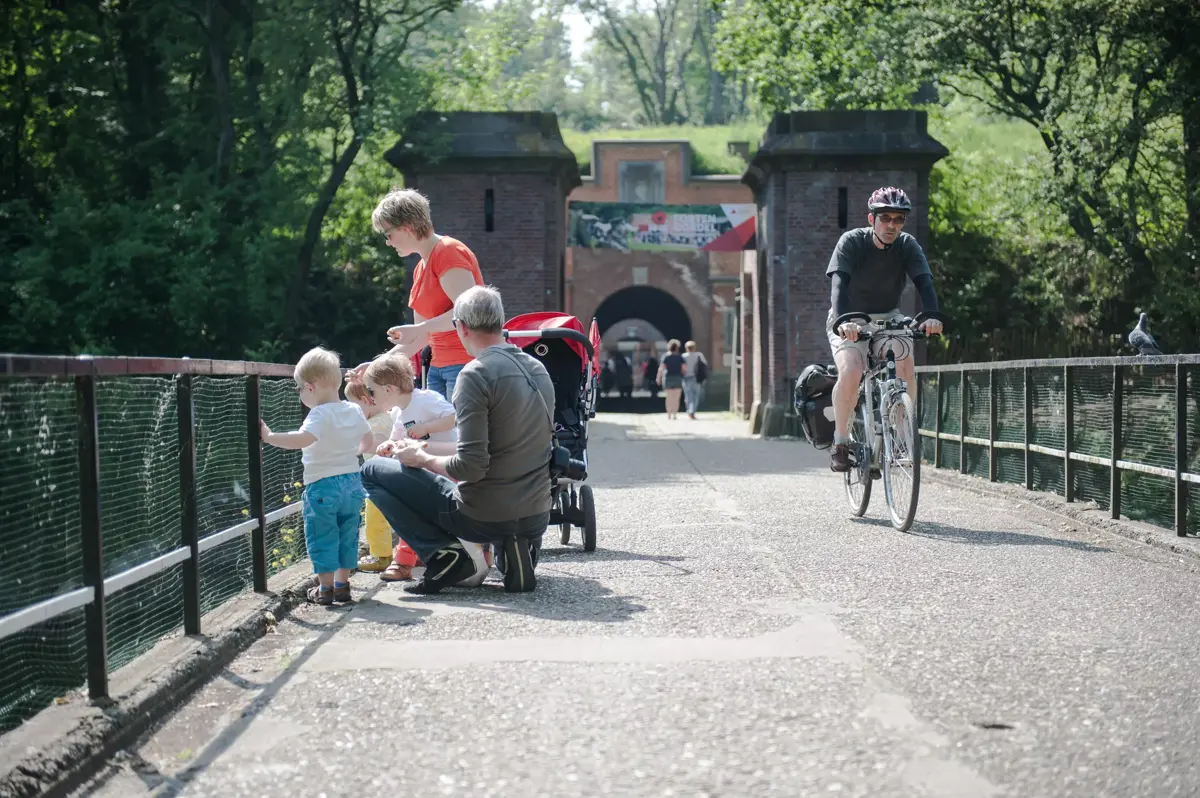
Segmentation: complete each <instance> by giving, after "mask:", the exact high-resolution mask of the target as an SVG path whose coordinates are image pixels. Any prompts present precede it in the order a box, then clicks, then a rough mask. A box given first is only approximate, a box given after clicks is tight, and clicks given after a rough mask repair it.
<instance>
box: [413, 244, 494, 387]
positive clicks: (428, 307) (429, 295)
mask: <svg viewBox="0 0 1200 798" xmlns="http://www.w3.org/2000/svg"><path fill="white" fill-rule="evenodd" d="M451 269H467V270H468V271H470V272H471V274H472V276H474V278H475V285H483V274H482V273H481V272H480V271H479V261H478V260H476V259H475V253H474V252H472V251H471V250H470V248H469V247H467V245H466V244H464V243H463V242H461V241H459V240H458V239H456V238H450V236H442V237H441V238H440V239H438V242H437V243H436V244H434V246H433V251H432V252H430V253H429V260H428V261H425V260H422V261H420V262H419V263H417V268H416V269H414V270H413V283H412V291H410V292H409V294H408V306H409V307H410V308H412V309H413V310H414V311H416V312H417V313H419V314H421V317H422V318H425V319H432V318H435V317H437V316H440V315H442V314H443V313H446V312H447V311H449V310H450V309H451V308H453V307H454V303H453V302H452V301H450V297H448V296H446V292H445V291H443V290H442V283H441V279H442V275H443V274H445V273H446V272H448V271H450V270H451ZM429 346H430V348H432V349H433V359H432V360H431V361H430V365H431V366H439V367H440V366H459V365H462V364H464V363H470V362H471V359H472V358H471V356H470V355H468V354H467V350H465V349H463V345H462V341H460V340H458V333H457V332H455V331H454V330H450V331H449V332H438V333H430V334H429Z"/></svg>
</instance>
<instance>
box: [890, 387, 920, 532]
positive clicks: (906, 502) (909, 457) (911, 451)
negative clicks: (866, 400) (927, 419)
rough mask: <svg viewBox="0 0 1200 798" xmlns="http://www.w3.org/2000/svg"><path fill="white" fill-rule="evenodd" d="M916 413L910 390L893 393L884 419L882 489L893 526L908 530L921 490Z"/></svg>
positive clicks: (904, 530)
mask: <svg viewBox="0 0 1200 798" xmlns="http://www.w3.org/2000/svg"><path fill="white" fill-rule="evenodd" d="M916 422H917V415H916V413H915V412H914V411H913V403H912V399H911V398H909V396H908V393H907V392H901V393H899V394H895V395H893V396H892V397H891V398H890V399H889V400H888V403H887V408H886V413H885V414H884V418H883V491H884V495H885V496H886V497H887V505H888V513H889V514H890V515H891V516H892V526H894V527H895V528H896V529H898V530H900V531H901V532H907V531H908V528H909V527H910V526H912V522H913V517H914V516H915V515H916V514H917V497H918V496H919V495H920V492H921V449H920V441H919V440H918V438H917V423H916Z"/></svg>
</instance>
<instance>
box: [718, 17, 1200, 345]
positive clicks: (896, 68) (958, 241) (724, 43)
mask: <svg viewBox="0 0 1200 798" xmlns="http://www.w3.org/2000/svg"><path fill="white" fill-rule="evenodd" d="M718 53H719V54H720V63H721V65H722V66H723V68H725V69H731V68H737V69H740V70H743V72H744V74H746V76H747V77H748V78H749V79H750V80H751V81H752V83H753V84H754V86H755V90H756V94H757V96H758V97H759V98H760V99H761V101H762V102H763V103H764V105H766V106H767V107H768V108H770V109H773V110H786V109H791V108H813V109H822V108H874V107H886V106H893V107H894V106H901V107H903V106H905V105H909V106H911V105H912V104H913V103H915V102H916V95H914V94H913V92H914V91H915V90H916V89H917V88H918V87H919V86H922V85H930V84H933V83H936V84H940V86H941V87H943V89H949V90H950V96H951V97H958V98H970V99H972V100H974V101H975V103H976V107H977V109H978V108H984V109H987V110H990V111H991V112H992V113H994V114H996V115H997V116H999V117H1000V118H1003V119H1006V120H1011V121H1013V122H1017V123H1020V124H1021V125H1022V126H1023V129H1024V131H1025V138H1026V139H1028V137H1029V136H1030V135H1032V136H1034V137H1036V140H1037V142H1038V143H1039V144H1040V159H1039V165H1038V168H1037V169H1034V170H1029V169H1025V168H1022V167H1021V166H1020V165H1011V164H1010V165H1007V168H1008V169H1009V175H1010V176H1011V179H1009V180H1007V181H1005V182H1007V185H1001V183H1000V181H998V180H997V179H996V178H995V176H994V175H989V174H988V173H989V172H990V171H993V170H994V169H993V166H989V165H987V164H984V163H982V162H977V163H971V162H969V161H966V160H963V159H961V158H960V159H959V160H958V162H957V163H953V162H951V163H948V164H944V165H942V166H940V167H939V168H938V170H937V172H936V173H935V175H934V178H933V180H934V182H933V194H932V196H931V198H930V199H931V215H932V217H933V222H934V224H933V233H934V240H933V241H932V242H931V243H932V247H933V249H935V250H937V251H938V252H939V255H940V257H941V260H942V262H943V267H944V270H945V271H946V273H947V275H948V276H949V278H950V281H951V284H952V285H954V287H955V291H956V293H955V294H952V295H951V297H950V298H949V299H948V304H949V303H950V302H955V303H961V304H964V305H965V306H966V307H964V308H963V310H964V311H965V314H964V315H966V316H968V317H970V318H972V319H977V318H987V317H989V315H991V316H992V317H994V316H995V315H996V314H995V313H994V311H995V310H996V303H994V302H991V303H989V302H988V301H985V300H986V298H987V297H989V295H991V296H992V297H994V296H995V294H993V293H992V292H994V291H1001V290H1008V288H1010V287H1011V288H1012V289H1013V290H1016V291H1018V292H1020V293H1019V294H1018V298H1017V299H1014V300H1010V301H1009V302H1007V303H1003V306H1004V310H1005V314H1003V315H1011V316H1012V318H1014V319H1020V320H1024V319H1027V318H1029V313H1030V312H1032V311H1033V310H1034V309H1040V311H1041V312H1040V313H1039V314H1038V315H1039V316H1040V318H1041V321H1040V325H1041V326H1042V327H1044V328H1045V332H1046V333H1047V335H1048V336H1049V337H1050V338H1057V339H1062V338H1064V337H1070V336H1076V337H1079V338H1080V341H1081V344H1080V345H1081V346H1082V345H1083V343H1082V342H1083V341H1084V339H1087V338H1088V337H1089V336H1090V337H1091V338H1092V339H1093V343H1092V344H1088V345H1089V346H1093V345H1094V346H1108V347H1110V351H1111V347H1112V345H1113V338H1112V336H1114V335H1119V334H1121V333H1123V332H1125V331H1127V330H1128V329H1129V327H1130V326H1131V325H1132V323H1133V321H1134V320H1135V319H1136V312H1137V311H1138V310H1140V309H1146V310H1147V311H1148V312H1150V313H1151V316H1152V317H1153V318H1154V319H1156V320H1157V321H1158V322H1159V324H1160V325H1161V326H1160V328H1159V329H1172V330H1173V333H1174V337H1175V338H1176V339H1177V340H1178V342H1179V343H1178V344H1177V346H1180V345H1182V346H1186V347H1191V346H1194V343H1193V342H1194V340H1195V338H1196V336H1197V335H1200V323H1198V322H1197V318H1200V295H1197V294H1195V292H1181V291H1174V290H1172V288H1173V287H1175V286H1178V285H1180V284H1189V283H1190V282H1191V281H1194V280H1195V279H1196V278H1197V277H1198V276H1200V252H1198V251H1200V246H1198V242H1200V89H1198V88H1197V84H1196V82H1195V78H1194V75H1195V72H1196V67H1198V66H1200V7H1197V6H1196V4H1195V3H1185V2H1182V0H1167V2H1160V1H1159V0H1155V1H1154V2H1151V0H1135V2H1132V3H1129V2H1117V0H1082V2H1069V3H1068V2H1063V0H1035V1H1034V2H1017V1H1016V0H1001V2H995V0H929V2H920V3H917V2H907V0H899V1H896V0H866V2H863V0H832V1H830V0H823V1H822V2H820V3H818V2H815V0H805V1H804V2H784V1H783V0H746V2H745V3H743V4H740V5H739V4H734V3H729V4H727V6H726V18H725V21H724V23H723V25H722V27H721V28H720V37H719V43H718ZM925 94H926V96H927V97H928V96H929V95H928V93H925ZM976 113H978V110H977V111H976ZM994 144H996V145H1001V146H997V147H996V148H995V149H994V150H993V151H995V152H1001V153H1002V152H1004V151H1005V148H1004V147H1003V146H1002V143H1000V142H994ZM951 149H952V151H953V150H954V147H953V146H952V147H951ZM980 181H982V183H981V182H980ZM984 184H986V185H988V186H990V187H993V188H994V189H995V190H994V191H992V192H990V193H989V194H988V196H990V197H994V198H995V203H996V205H998V206H999V208H992V207H983V208H981V207H979V203H978V202H973V201H972V200H973V198H974V197H976V196H977V195H978V192H979V190H980V189H981V188H983V185H984ZM1014 198H1019V200H1014ZM1006 208H1008V209H1012V210H1013V211H1015V212H1016V215H1015V216H1012V217H1011V218H1012V219H1015V220H1016V222H1015V223H1014V222H1013V221H1009V219H1010V214H1009V212H1008V210H1005V209H1006ZM992 253H994V255H993V254H992ZM956 262H957V263H960V264H962V265H961V266H960V267H958V266H955V265H954V264H955V263H956ZM957 268H961V269H962V270H963V273H962V274H961V275H960V274H958V273H957V272H956V269H957ZM1014 268H1016V269H1019V271H1020V275H1021V279H1020V280H1017V279H1016V277H1015V275H1014V274H1012V271H1013V269H1014ZM968 270H969V271H973V272H974V273H975V277H974V278H972V279H967V272H968ZM1006 275H1007V276H1006ZM958 291H961V292H962V295H961V296H959V295H958V294H957V292H958ZM1059 292H1062V293H1061V296H1062V299H1055V298H1056V297H1057V296H1059ZM1048 301H1049V302H1050V304H1047V302H1048ZM976 302H979V303H980V304H978V305H976V304H974V303H976ZM1064 330H1066V331H1072V332H1069V333H1065V334H1064V332H1063V331H1064ZM1082 330H1087V331H1089V333H1088V334H1087V335H1079V334H1077V332H1076V331H1082ZM1092 333H1094V335H1093V334H1092Z"/></svg>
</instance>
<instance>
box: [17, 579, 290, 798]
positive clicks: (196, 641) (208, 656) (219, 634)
mask: <svg viewBox="0 0 1200 798" xmlns="http://www.w3.org/2000/svg"><path fill="white" fill-rule="evenodd" d="M311 582H312V569H311V566H310V565H309V563H308V561H307V560H305V561H303V562H301V563H297V564H295V565H293V566H291V567H290V568H287V569H285V570H283V571H281V572H280V573H278V574H276V575H275V576H274V577H272V579H271V580H270V583H269V584H268V590H269V592H267V593H264V594H256V593H249V594H242V595H241V596H237V597H235V598H234V599H232V600H231V601H230V602H227V603H226V604H225V605H222V606H221V607H218V608H216V609H214V610H212V611H211V612H210V613H208V615H206V619H208V618H209V617H210V616H218V617H219V618H220V620H219V621H218V622H217V623H216V625H217V626H218V627H219V629H218V630H217V631H216V632H215V633H212V634H209V635H201V636H199V637H195V638H187V637H183V636H182V635H175V636H173V637H170V638H167V639H166V640H164V641H162V642H160V643H159V644H158V645H156V646H155V647H154V648H153V649H151V650H150V651H149V652H147V653H145V654H143V655H142V656H140V657H138V658H137V659H136V660H134V662H132V663H130V664H129V665H127V666H125V667H124V668H121V669H120V670H118V671H116V672H114V673H113V674H112V675H111V679H110V681H111V689H110V693H111V694H112V695H113V699H112V700H111V701H109V702H106V703H105V705H104V706H91V705H89V706H86V707H82V706H76V707H74V708H68V707H59V706H52V707H49V708H47V709H45V710H43V711H42V712H41V713H39V714H38V715H37V716H35V718H33V719H31V720H30V721H29V722H28V723H27V726H40V727H42V728H43V730H49V733H44V734H42V737H43V739H40V740H39V739H36V737H37V733H36V731H34V730H33V729H32V728H31V729H30V730H29V731H27V732H26V733H25V735H24V736H26V737H28V738H29V739H28V740H21V739H14V740H5V741H4V742H5V743H6V746H7V747H8V748H11V749H18V750H20V755H19V756H18V758H16V760H15V761H11V760H10V761H8V762H4V763H3V764H0V798H59V797H60V796H67V795H68V794H69V793H70V792H72V791H73V790H76V789H78V788H79V787H80V786H82V785H83V784H84V783H86V782H87V780H88V779H90V778H92V777H93V776H95V775H96V774H97V773H98V772H99V771H100V770H101V769H102V768H103V767H104V765H105V763H106V762H107V761H108V760H109V759H110V758H111V757H112V756H113V755H114V754H115V753H116V752H117V751H119V750H121V749H122V748H125V747H127V746H129V745H131V744H132V743H133V742H135V741H136V740H137V739H138V738H139V737H140V736H141V735H142V734H144V733H145V732H146V731H147V730H149V729H150V728H151V727H152V726H153V725H154V724H156V723H157V722H158V721H160V720H161V719H162V718H164V717H165V716H166V715H167V714H168V713H170V712H171V711H172V710H174V709H175V708H177V707H178V706H179V705H180V704H182V703H183V702H184V701H186V700H187V699H188V698H189V697H191V695H192V694H193V693H195V692H196V690H198V689H199V688H200V687H202V686H203V685H204V684H205V683H206V682H208V681H209V679H211V678H212V677H213V676H214V675H216V674H217V673H218V672H219V671H220V670H221V669H222V668H224V667H225V666H227V665H228V664H229V663H230V662H231V661H232V660H233V659H234V658H235V657H237V656H238V655H239V654H240V653H242V652H243V651H244V650H245V649H246V648H247V647H248V646H249V645H250V644H251V643H253V642H254V641H255V640H257V639H258V638H260V637H262V636H263V634H264V633H265V631H266V626H267V621H266V619H265V614H266V613H268V612H269V613H271V614H272V615H274V616H275V618H276V619H277V620H282V619H283V617H284V616H285V615H286V614H287V613H288V612H290V611H291V610H292V608H294V607H295V606H297V605H298V604H300V603H302V602H303V601H304V600H305V597H304V589H305V588H306V587H307V586H308V585H309V583H311ZM163 659H165V660H167V661H166V662H162V661H161V660H163ZM147 671H148V672H147ZM85 702H87V698H86V696H83V695H81V696H80V698H79V700H78V703H79V704H80V705H82V704H84V703H85ZM24 729H25V727H19V728H17V729H14V730H13V731H12V732H9V735H21V734H22V732H23V730H24ZM5 737H8V735H5ZM45 738H49V739H45ZM22 743H24V746H22ZM4 753H5V752H4V751H3V750H0V755H3V754H4Z"/></svg>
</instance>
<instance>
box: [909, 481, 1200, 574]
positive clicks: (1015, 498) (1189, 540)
mask: <svg viewBox="0 0 1200 798" xmlns="http://www.w3.org/2000/svg"><path fill="white" fill-rule="evenodd" d="M921 479H922V480H926V479H929V480H932V481H934V482H937V483H939V484H942V485H948V486H951V487H955V488H960V489H963V490H968V491H972V492H974V493H977V494H980V495H984V496H1001V497H1003V498H1004V499H1005V500H1007V501H1011V502H1013V503H1014V504H1015V505H1017V506H1021V505H1025V506H1031V507H1034V508H1036V509H1038V510H1041V511H1042V512H1046V513H1049V514H1051V515H1054V516H1056V517H1057V518H1059V519H1060V520H1062V521H1065V522H1067V523H1070V524H1075V525H1077V526H1082V527H1087V528H1088V529H1092V530H1095V531H1097V532H1103V533H1107V534H1111V535H1119V536H1120V537H1123V538H1127V539H1129V540H1132V541H1136V542H1138V543H1145V544H1147V545H1149V546H1153V547H1154V548H1156V549H1162V550H1163V551H1168V552H1170V553H1172V554H1179V555H1182V556H1184V557H1188V558H1191V559H1194V560H1196V561H1197V562H1200V539H1198V538H1193V537H1179V536H1178V535H1176V534H1175V532H1174V531H1173V530H1170V529H1164V528H1163V527H1158V526H1154V525H1153V524H1146V523H1142V522H1140V521H1132V520H1130V519H1128V518H1125V517H1122V518H1121V520H1119V521H1117V520H1114V519H1113V518H1111V517H1110V516H1109V514H1108V512H1107V511H1105V510H1101V509H1100V508H1099V507H1097V506H1096V505H1095V504H1093V503H1091V502H1086V503H1085V502H1072V503H1070V504H1068V503H1067V501H1066V500H1065V499H1064V498H1063V497H1061V496H1059V495H1058V494H1056V493H1043V492H1041V491H1030V490H1026V489H1025V487H1024V486H1023V485H1010V484H1008V483H1004V482H988V481H986V480H981V479H979V478H978V477H972V476H969V475H966V474H958V473H955V472H953V471H946V470H944V469H934V468H933V467H932V466H930V465H928V464H924V465H923V466H922V468H921ZM917 514H918V520H919V519H920V509H918V510H917Z"/></svg>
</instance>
